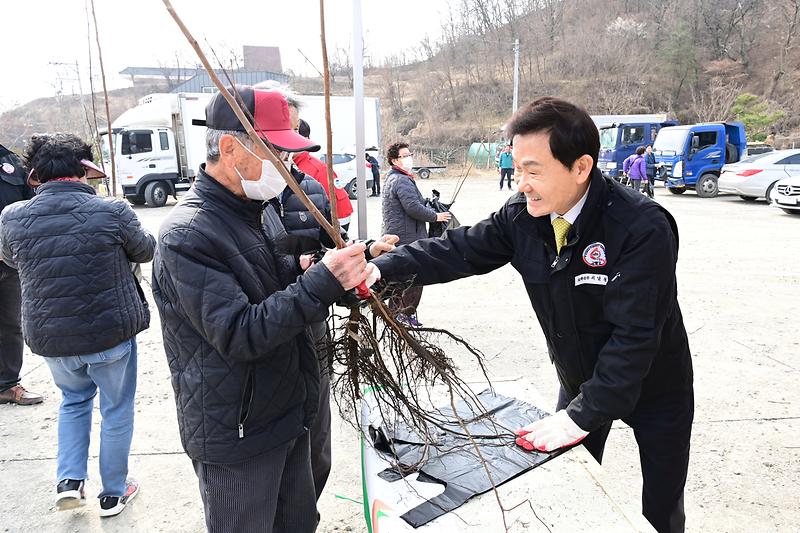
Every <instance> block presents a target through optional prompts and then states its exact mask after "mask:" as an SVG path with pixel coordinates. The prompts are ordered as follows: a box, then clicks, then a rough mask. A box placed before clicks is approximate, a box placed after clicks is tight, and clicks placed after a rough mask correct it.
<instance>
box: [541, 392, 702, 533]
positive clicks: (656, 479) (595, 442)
mask: <svg viewBox="0 0 800 533" xmlns="http://www.w3.org/2000/svg"><path fill="white" fill-rule="evenodd" d="M570 401H571V398H569V397H568V396H567V394H566V392H565V391H564V389H563V388H562V389H561V390H560V391H559V394H558V405H557V407H556V409H557V410H558V409H564V408H565V407H566V406H567V405H568V404H569V402H570ZM693 419H694V395H693V393H692V392H688V393H686V394H685V395H684V396H682V397H676V398H671V399H669V400H668V401H664V402H661V403H659V404H658V405H653V406H646V407H642V406H638V407H637V408H636V410H635V411H634V412H633V413H632V414H631V415H630V416H628V417H626V418H624V419H623V422H625V423H626V424H628V425H629V426H630V427H631V428H632V429H633V434H634V437H635V438H636V443H637V444H638V445H639V461H640V463H641V465H642V514H643V515H644V517H645V518H647V520H648V521H649V522H650V523H651V524H652V525H653V527H654V528H655V529H656V531H658V532H659V533H676V532H682V531H684V527H685V524H686V515H685V513H684V509H683V490H684V487H685V486H686V476H687V472H688V470H689V441H690V439H691V435H692V421H693ZM610 430H611V424H610V423H609V424H606V425H604V426H603V427H601V428H600V429H598V430H596V431H593V432H591V433H589V435H588V436H587V437H586V438H585V439H584V440H583V441H582V444H583V446H584V447H586V449H587V450H588V451H589V453H591V454H592V456H594V458H595V459H596V460H597V462H598V463H600V462H602V459H603V449H604V448H605V444H606V439H607V438H608V432H609V431H610Z"/></svg>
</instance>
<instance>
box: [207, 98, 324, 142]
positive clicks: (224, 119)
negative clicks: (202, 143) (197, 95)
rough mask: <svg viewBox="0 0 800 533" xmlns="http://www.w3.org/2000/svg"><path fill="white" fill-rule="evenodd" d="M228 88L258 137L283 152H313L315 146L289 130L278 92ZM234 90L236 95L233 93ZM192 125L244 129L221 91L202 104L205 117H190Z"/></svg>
mask: <svg viewBox="0 0 800 533" xmlns="http://www.w3.org/2000/svg"><path fill="white" fill-rule="evenodd" d="M228 90H229V91H230V92H231V94H233V96H234V98H236V99H237V101H238V102H239V105H242V104H244V106H243V107H244V108H245V109H246V111H245V114H248V112H249V117H248V118H250V119H251V120H254V122H253V123H252V124H253V127H254V128H255V130H256V132H257V133H258V134H259V136H260V137H261V138H262V139H266V140H268V141H269V142H270V143H272V145H273V146H275V148H277V149H279V150H282V151H284V152H316V151H318V150H319V145H318V144H315V143H314V142H313V141H311V140H310V139H306V138H305V137H303V136H302V135H300V134H298V133H297V132H296V131H294V130H293V129H292V123H291V120H290V119H289V104H288V103H287V102H286V97H285V96H283V95H282V94H281V93H280V92H278V91H266V90H261V89H254V88H252V87H250V86H248V85H240V86H237V87H236V90H235V91H232V90H231V89H230V88H228ZM237 93H238V94H237ZM192 124H194V125H199V126H207V127H209V128H211V129H212V130H230V131H245V129H244V126H242V123H241V122H239V119H238V118H236V114H234V112H233V109H231V106H229V105H228V101H227V100H225V97H224V96H223V95H222V93H217V94H215V95H214V97H213V98H212V99H211V101H210V102H208V105H207V106H206V119H205V120H204V121H203V120H193V121H192Z"/></svg>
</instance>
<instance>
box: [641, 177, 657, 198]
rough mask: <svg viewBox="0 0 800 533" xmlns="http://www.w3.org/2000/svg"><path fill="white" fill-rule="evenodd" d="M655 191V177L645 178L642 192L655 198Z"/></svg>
mask: <svg viewBox="0 0 800 533" xmlns="http://www.w3.org/2000/svg"><path fill="white" fill-rule="evenodd" d="M655 191H656V177H655V176H647V180H646V181H645V182H644V192H646V193H647V196H649V197H650V198H653V196H655Z"/></svg>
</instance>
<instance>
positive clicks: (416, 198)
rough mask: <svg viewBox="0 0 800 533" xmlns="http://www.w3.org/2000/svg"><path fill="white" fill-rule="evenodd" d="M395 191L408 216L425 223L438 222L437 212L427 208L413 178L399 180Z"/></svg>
mask: <svg viewBox="0 0 800 533" xmlns="http://www.w3.org/2000/svg"><path fill="white" fill-rule="evenodd" d="M395 191H396V194H397V199H398V200H400V203H401V204H402V206H403V210H404V211H405V212H406V214H407V215H408V216H410V217H411V218H413V219H416V220H421V221H423V222H436V211H434V210H433V209H431V208H430V207H425V204H424V203H423V202H422V195H421V194H420V192H419V189H417V186H416V185H415V184H414V182H413V181H411V178H408V179H398V181H397V185H396V187H395Z"/></svg>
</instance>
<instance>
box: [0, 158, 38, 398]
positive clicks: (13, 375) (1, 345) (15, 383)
mask: <svg viewBox="0 0 800 533" xmlns="http://www.w3.org/2000/svg"><path fill="white" fill-rule="evenodd" d="M27 174H28V172H27V170H26V169H25V167H24V165H23V164H22V160H20V158H19V157H18V156H17V155H16V154H15V153H14V152H12V151H11V150H9V149H8V148H6V147H5V146H3V145H0V212H2V211H3V209H5V207H6V206H8V205H11V204H13V203H14V202H21V201H22V200H27V199H29V198H31V197H33V190H31V188H30V187H29V186H28V184H27V183H26V182H25V180H26V178H27V177H28V176H27ZM0 302H3V305H0V403H15V404H17V405H33V404H37V403H41V402H42V397H41V395H39V394H34V393H32V392H30V391H28V390H25V387H23V386H22V385H20V384H19V373H20V370H22V350H23V347H24V345H23V342H22V314H21V313H22V311H21V306H22V300H21V296H20V290H19V275H18V274H17V271H16V269H13V268H11V267H10V266H8V265H6V264H5V262H3V258H2V257H0Z"/></svg>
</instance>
